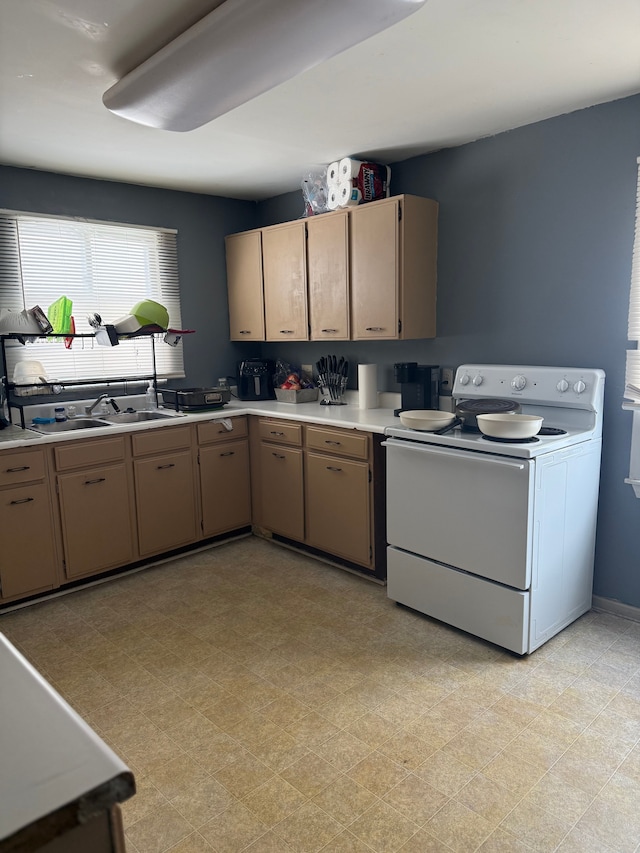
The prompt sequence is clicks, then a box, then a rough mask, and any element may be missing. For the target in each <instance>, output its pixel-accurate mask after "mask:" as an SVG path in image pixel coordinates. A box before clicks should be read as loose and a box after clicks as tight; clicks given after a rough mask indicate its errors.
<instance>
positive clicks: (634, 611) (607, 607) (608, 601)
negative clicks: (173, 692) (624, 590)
mask: <svg viewBox="0 0 640 853" xmlns="http://www.w3.org/2000/svg"><path fill="white" fill-rule="evenodd" d="M592 607H593V609H594V610H600V611H602V612H603V613H613V614H614V615H615V616H622V617H623V618H624V619H630V620H631V621H632V622H640V607H633V606H632V605H631V604H623V603H622V602H621V601H616V600H615V599H613V598H602V596H600V595H594V596H593V599H592Z"/></svg>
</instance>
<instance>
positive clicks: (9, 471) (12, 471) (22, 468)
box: [6, 465, 30, 474]
mask: <svg viewBox="0 0 640 853" xmlns="http://www.w3.org/2000/svg"><path fill="white" fill-rule="evenodd" d="M29 467H30V466H29V465H21V466H20V467H19V468H7V470H6V473H7V474H16V473H17V472H18V471H28V470H29Z"/></svg>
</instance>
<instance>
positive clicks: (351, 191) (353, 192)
mask: <svg viewBox="0 0 640 853" xmlns="http://www.w3.org/2000/svg"><path fill="white" fill-rule="evenodd" d="M361 201H362V193H361V192H360V190H359V189H358V188H357V187H354V186H353V184H352V183H351V181H340V183H339V184H338V204H339V206H340V207H357V206H358V205H359V204H360V202H361Z"/></svg>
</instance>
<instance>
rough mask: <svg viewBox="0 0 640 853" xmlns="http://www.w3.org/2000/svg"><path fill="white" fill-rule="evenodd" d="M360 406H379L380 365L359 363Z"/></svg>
mask: <svg viewBox="0 0 640 853" xmlns="http://www.w3.org/2000/svg"><path fill="white" fill-rule="evenodd" d="M358 408H360V409H377V408H378V365H377V364H359V365H358Z"/></svg>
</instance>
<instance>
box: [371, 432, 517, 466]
mask: <svg viewBox="0 0 640 853" xmlns="http://www.w3.org/2000/svg"><path fill="white" fill-rule="evenodd" d="M382 446H383V447H393V448H396V449H398V450H408V451H409V452H410V453H437V454H438V456H451V457H453V458H456V459H460V458H462V457H464V456H467V458H468V454H469V452H470V451H468V450H449V449H447V448H446V447H440V446H436V445H426V444H418V442H417V441H399V440H398V439H394V438H388V439H387V440H386V441H383V442H382ZM471 452H472V451H471ZM482 457H483V454H481V453H474V457H473V458H474V461H476V462H487V463H491V465H503V466H505V467H507V468H516V469H517V470H518V471H524V469H525V468H526V467H527V463H526V462H511V461H509V460H508V459H503V458H502V457H500V456H491V457H490V458H488V457H487V458H486V459H483V458H482Z"/></svg>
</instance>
